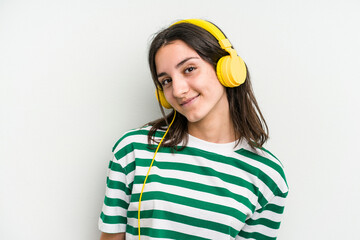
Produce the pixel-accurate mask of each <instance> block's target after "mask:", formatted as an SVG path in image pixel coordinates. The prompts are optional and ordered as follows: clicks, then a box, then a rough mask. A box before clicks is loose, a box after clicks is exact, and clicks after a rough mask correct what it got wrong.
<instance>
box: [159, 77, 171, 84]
mask: <svg viewBox="0 0 360 240" xmlns="http://www.w3.org/2000/svg"><path fill="white" fill-rule="evenodd" d="M170 82H171V79H170V78H165V79H163V80H161V85H163V86H165V85H168V84H169V83H170Z"/></svg>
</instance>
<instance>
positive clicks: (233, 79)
mask: <svg viewBox="0 0 360 240" xmlns="http://www.w3.org/2000/svg"><path fill="white" fill-rule="evenodd" d="M216 74H217V77H218V79H219V81H220V83H221V84H222V85H223V86H225V87H238V86H240V85H241V84H243V83H244V82H245V79H246V66H245V63H244V61H243V60H242V59H241V58H240V57H239V56H234V57H232V56H230V55H227V56H224V57H222V58H220V60H219V61H218V62H217V65H216Z"/></svg>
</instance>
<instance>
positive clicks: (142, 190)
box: [138, 110, 176, 240]
mask: <svg viewBox="0 0 360 240" xmlns="http://www.w3.org/2000/svg"><path fill="white" fill-rule="evenodd" d="M175 116H176V111H175V110H174V117H173V119H172V121H171V123H170V124H169V127H168V129H167V130H166V132H165V134H164V136H163V137H162V138H161V140H160V142H159V145H158V146H157V148H156V150H155V154H154V157H153V159H152V160H151V164H150V167H149V170H148V172H147V174H146V177H145V180H144V183H143V186H142V189H141V193H140V198H139V209H138V234H139V240H140V209H141V198H142V194H143V192H144V188H145V183H146V180H147V178H148V176H149V173H150V170H151V167H152V165H153V163H154V160H155V156H156V154H157V152H158V150H159V148H160V146H161V143H162V141H163V140H164V138H165V136H166V134H167V133H168V131H169V129H170V127H171V125H172V124H173V122H174V120H175Z"/></svg>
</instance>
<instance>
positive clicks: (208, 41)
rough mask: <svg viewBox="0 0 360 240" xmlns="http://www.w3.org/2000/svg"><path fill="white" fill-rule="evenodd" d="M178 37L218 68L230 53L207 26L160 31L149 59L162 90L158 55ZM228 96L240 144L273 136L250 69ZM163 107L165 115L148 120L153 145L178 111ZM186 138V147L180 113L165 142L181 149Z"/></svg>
mask: <svg viewBox="0 0 360 240" xmlns="http://www.w3.org/2000/svg"><path fill="white" fill-rule="evenodd" d="M175 40H181V41H183V42H185V43H186V44H187V45H188V46H189V47H191V48H192V49H194V50H195V51H196V52H197V53H198V54H199V56H200V57H201V58H202V59H204V60H205V61H207V62H209V63H210V64H212V66H213V67H214V71H215V69H216V63H217V62H218V60H219V59H220V58H221V57H223V56H225V55H229V53H227V52H226V51H225V50H223V49H222V48H221V47H220V46H219V43H218V41H217V39H216V38H215V37H214V36H213V35H211V34H210V33H209V32H208V31H206V30H205V29H203V28H201V27H198V26H196V25H193V24H190V23H179V24H175V25H172V26H170V27H169V28H166V29H164V30H162V31H160V32H159V33H158V34H157V35H156V36H155V38H154V39H153V40H152V43H151V45H150V50H149V59H148V60H149V66H150V71H151V76H152V79H153V81H154V84H155V86H156V88H157V89H159V88H160V89H162V86H161V84H160V83H159V81H158V78H157V72H156V65H155V55H156V53H157V51H158V50H159V49H160V48H161V47H162V46H165V45H167V44H169V43H171V42H173V41H175ZM226 95H227V99H228V102H229V109H230V117H231V119H232V121H233V126H234V131H235V134H236V137H237V138H238V143H239V141H240V140H242V139H245V140H246V141H247V142H248V143H249V144H250V145H251V146H252V147H261V146H262V145H263V144H264V143H265V142H266V140H267V139H268V137H269V135H268V127H267V124H266V122H265V119H264V117H263V115H262V113H261V111H260V108H259V106H258V104H257V101H256V99H255V96H254V93H253V90H252V87H251V82H250V76H249V72H247V77H246V80H245V82H244V83H243V84H242V85H240V86H239V87H234V88H226ZM159 106H160V109H161V112H162V114H163V117H162V118H160V119H157V120H155V121H152V122H149V123H148V124H149V125H150V126H152V127H151V129H150V131H149V134H148V142H149V144H150V143H151V142H155V143H158V141H156V140H155V133H156V131H157V130H158V129H161V130H165V129H166V128H167V126H168V123H169V122H170V121H171V120H172V118H173V115H174V111H172V112H171V113H170V114H168V115H167V116H166V114H165V112H164V110H163V108H162V107H161V105H160V103H159ZM182 141H183V144H182V147H185V146H186V144H187V141H188V138H187V119H186V118H185V117H184V116H183V115H181V114H180V113H177V115H176V119H175V121H174V123H173V125H172V126H171V128H170V129H169V133H168V134H167V136H166V137H165V139H164V142H163V143H162V145H163V146H167V147H172V148H174V149H178V148H177V145H178V144H179V143H180V142H182Z"/></svg>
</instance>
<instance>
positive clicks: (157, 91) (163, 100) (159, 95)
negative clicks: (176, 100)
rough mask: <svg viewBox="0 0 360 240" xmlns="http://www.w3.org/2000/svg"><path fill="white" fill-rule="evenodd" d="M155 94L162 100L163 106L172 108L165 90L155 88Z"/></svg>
mask: <svg viewBox="0 0 360 240" xmlns="http://www.w3.org/2000/svg"><path fill="white" fill-rule="evenodd" d="M155 96H156V99H157V100H158V101H159V102H160V104H161V106H163V107H164V108H166V109H170V108H172V106H171V105H170V103H168V101H167V100H166V98H165V95H164V92H163V91H162V90H161V89H156V90H155Z"/></svg>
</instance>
